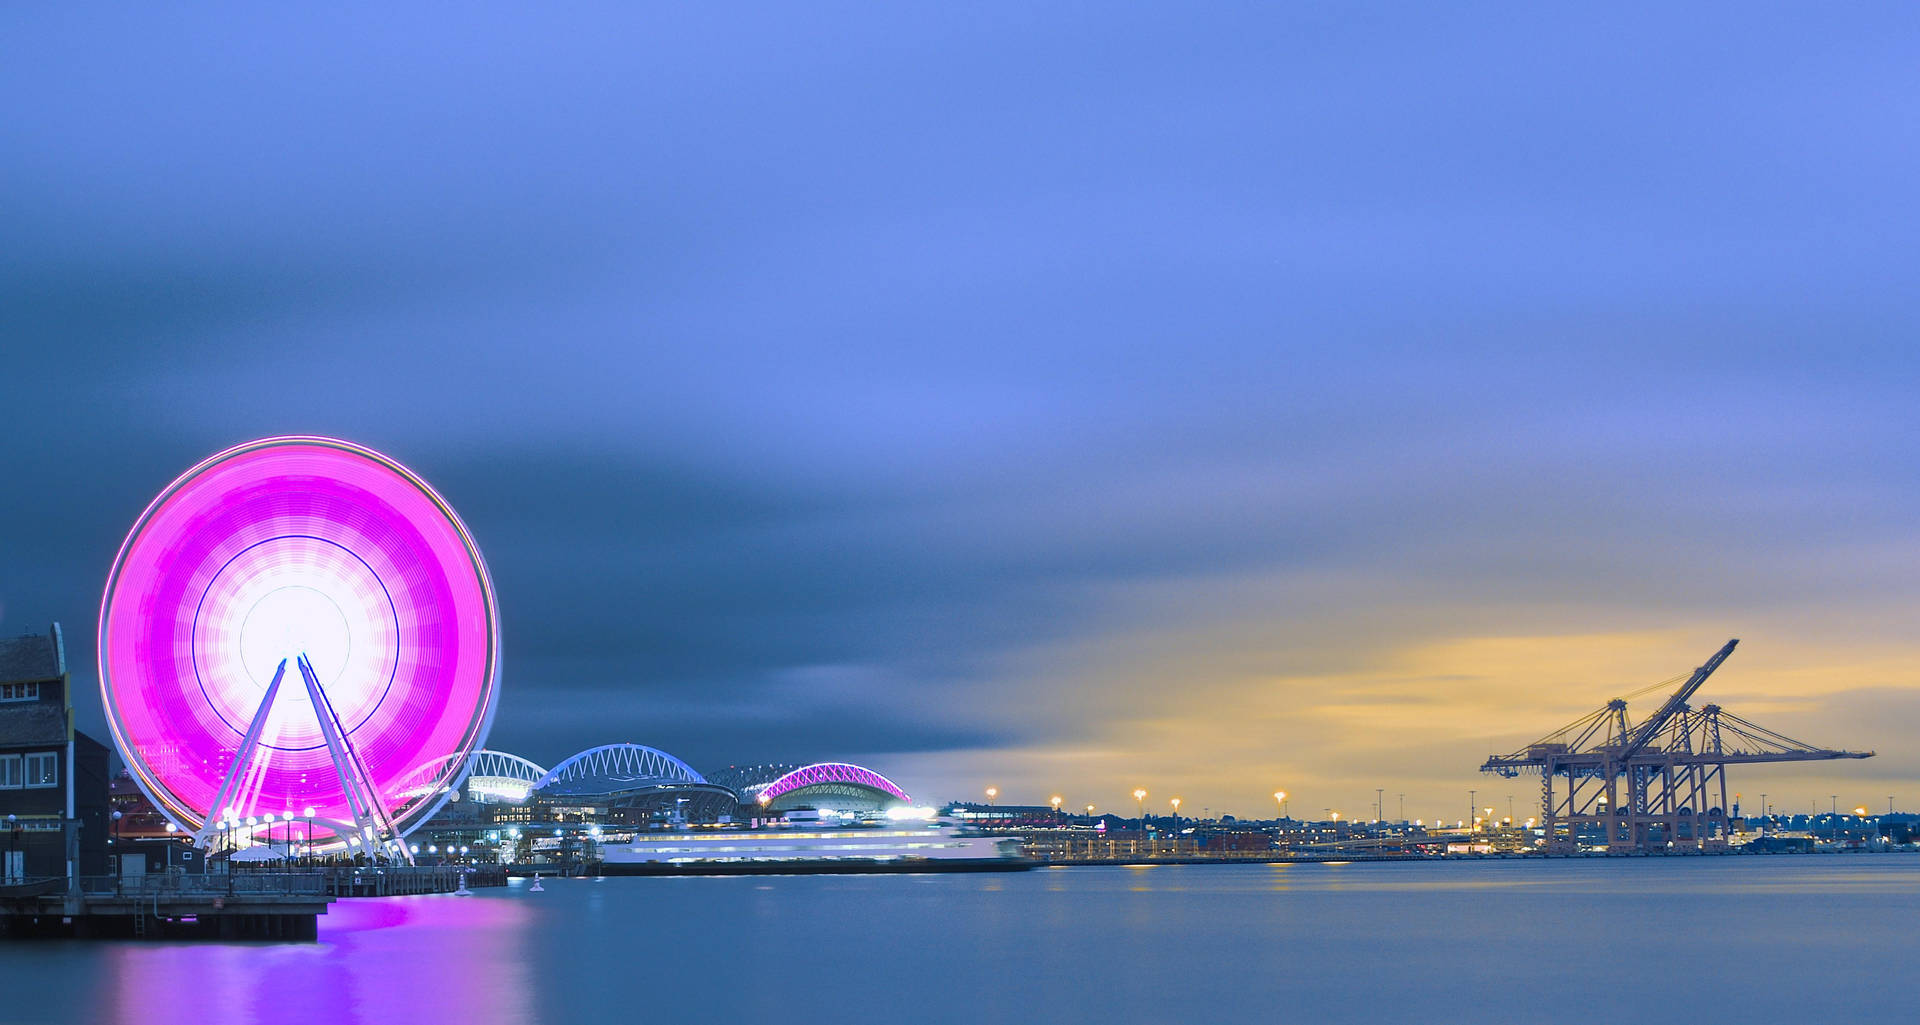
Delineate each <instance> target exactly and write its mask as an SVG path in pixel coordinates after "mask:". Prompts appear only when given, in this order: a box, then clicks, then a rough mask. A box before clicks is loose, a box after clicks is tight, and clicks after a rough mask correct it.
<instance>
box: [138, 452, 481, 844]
mask: <svg viewBox="0 0 1920 1025" xmlns="http://www.w3.org/2000/svg"><path fill="white" fill-rule="evenodd" d="M499 621H500V614H499V608H498V604H497V602H496V600H495V596H494V590H493V583H492V580H491V579H490V578H489V576H488V574H487V567H486V563H485V562H484V561H483V560H482V559H481V556H480V550H479V548H478V547H477V546H476V545H475V544H474V542H473V538H472V536H471V535H470V534H469V533H468V532H467V529H466V526H465V525H464V524H462V523H461V522H460V518H459V517H458V516H457V515H455V514H454V511H453V509H452V508H451V507H450V506H448V504H447V503H446V501H445V499H443V498H441V497H440V495H439V494H438V493H437V492H435V491H434V490H433V488H432V487H430V486H429V485H428V484H427V483H426V482H425V481H424V480H422V479H421V478H420V477H419V476H418V475H416V474H414V473H413V472H412V471H410V470H408V469H407V468H406V467H404V466H401V465H400V464H399V463H397V462H395V461H394V460H392V459H390V458H388V457H386V456H384V455H381V454H380V453H378V452H375V451H373V450H372V449H368V448H364V447H362V446H359V445H354V444H351V443H348V442H344V441H336V440H333V439H329V438H318V437H283V438H266V439H263V440H260V441H253V442H249V443H247V444H244V445H239V446H236V447H234V448H230V449H228V450H226V451H224V452H220V453H218V454H216V455H213V456H211V457H209V458H208V459H206V460H205V461H203V462H201V463H200V464H199V465H197V466H195V467H193V468H192V469H190V470H188V471H187V472H186V473H184V474H182V475H181V476H180V477H179V479H177V480H175V481H174V482H173V483H172V484H170V485H168V486H167V488H166V489H165V490H164V491H162V492H161V493H160V495H159V497H157V498H155V499H154V500H153V503H152V504H151V505H149V506H148V507H147V509H146V511H145V512H144V513H142V514H141V516H140V519H139V520H138V522H136V523H135V524H134V527H133V530H132V532H131V533H130V534H128V536H127V540H126V543H125V544H123V545H122V546H121V548H120V554H119V556H118V557H117V558H116V559H115V560H114V564H113V571H112V573H111V574H110V575H109V576H108V578H107V589H106V596H105V598H104V599H103V601H102V603H101V608H100V687H101V692H102V696H103V698H104V700H105V704H106V711H107V721H108V724H109V726H110V728H111V729H112V731H113V738H114V742H115V744H116V745H117V746H118V748H119V750H120V753H121V755H122V757H123V758H124V759H125V760H126V763H127V767H128V769H129V770H130V771H131V772H132V774H133V776H134V779H135V780H136V781H138V783H139V785H140V787H141V789H143V790H144V791H145V792H146V793H147V796H149V797H150V798H152V799H153V801H154V803H155V804H156V805H157V806H158V807H159V808H161V809H162V810H163V811H164V812H165V814H166V815H167V817H168V818H170V819H171V820H172V821H173V822H174V823H175V824H176V825H177V826H179V827H180V828H181V829H183V830H186V831H189V832H192V833H194V834H195V835H196V836H197V837H198V838H199V839H200V840H201V841H202V842H203V843H208V844H210V843H212V842H213V841H214V840H216V839H217V838H219V837H221V836H223V835H225V836H227V837H228V838H229V839H230V838H231V837H232V835H233V832H232V830H233V827H234V826H235V824H236V823H239V822H243V821H245V820H247V819H250V818H255V817H266V816H275V817H279V816H286V815H293V816H298V817H300V818H305V819H308V820H310V828H316V827H317V829H318V830H319V831H320V832H327V831H331V832H332V834H333V836H334V838H335V841H336V842H338V843H342V844H345V845H348V846H351V847H357V848H359V849H362V850H365V851H367V852H368V853H370V854H377V855H382V856H390V857H397V858H402V859H404V858H406V845H405V844H404V843H403V842H401V841H402V838H403V837H404V836H405V835H406V833H407V832H408V831H410V830H411V829H412V828H413V827H414V826H417V825H418V824H419V823H420V822H422V821H424V820H425V819H426V818H427V817H428V816H430V815H432V814H433V812H434V811H435V810H436V809H437V808H438V807H439V806H440V804H441V803H442V802H443V801H445V800H446V798H447V795H448V793H449V791H450V790H451V788H452V787H454V786H455V785H457V784H458V782H459V777H460V775H461V773H462V772H463V771H464V770H465V767H466V765H467V762H468V759H469V756H471V755H472V754H473V752H475V751H477V750H479V749H480V748H481V747H483V746H484V744H485V741H486V735H487V730H488V728H489V726H490V725H491V724H492V720H493V711H494V706H495V702H496V694H497V692H498V689H499V677H500V634H499ZM423 766H425V767H428V768H427V769H426V770H425V771H426V772H427V774H428V775H429V776H432V777H433V778H423V777H422V775H421V773H422V771H423V769H422V767H423Z"/></svg>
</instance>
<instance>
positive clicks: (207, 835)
mask: <svg viewBox="0 0 1920 1025" xmlns="http://www.w3.org/2000/svg"><path fill="white" fill-rule="evenodd" d="M286 675H287V660H286V659H284V658H283V659H281V660H280V668H278V669H275V670H274V671H273V682H272V683H269V684H267V693H266V695H265V696H264V697H262V698H261V699H260V707H259V708H258V709H257V710H255V711H254V713H253V721H252V722H249V723H248V724H247V733H246V736H244V737H242V738H241V740H240V747H239V749H238V750H236V751H234V753H233V764H231V765H229V766H227V778H226V779H224V780H221V781H220V789H219V790H218V791H216V792H215V793H214V797H213V806H212V807H210V808H208V809H207V821H205V822H203V823H201V825H200V830H199V832H197V833H195V834H194V835H193V842H194V844H195V845H196V846H199V847H207V846H209V845H211V843H212V842H213V836H214V834H215V833H218V832H219V831H220V822H221V820H222V819H223V818H225V817H226V813H227V812H228V811H229V810H233V811H237V810H238V809H235V808H233V803H234V802H235V801H236V800H237V799H238V798H239V797H240V794H241V793H242V792H243V791H245V790H246V782H247V779H248V770H249V769H250V768H251V767H252V765H253V755H254V752H255V751H256V750H258V749H259V747H260V733H261V731H262V730H264V729H265V728H266V725H267V712H268V711H269V710H271V709H272V708H273V698H274V695H276V694H279V693H280V680H281V679H282V678H283V677H285V676H286Z"/></svg>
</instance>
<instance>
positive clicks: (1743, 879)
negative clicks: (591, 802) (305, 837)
mask: <svg viewBox="0 0 1920 1025" xmlns="http://www.w3.org/2000/svg"><path fill="white" fill-rule="evenodd" d="M1916 919H1920V857H1911V856H1902V855H1884V856H1861V857H1854V858H1842V857H1831V858H1828V857H1806V858H1690V859H1633V860H1631V861H1617V860H1596V861H1591V862H1588V861H1556V862H1486V863H1453V864H1433V863H1421V862H1404V863H1393V864H1358V863H1356V864H1351V865H1346V866H1328V865H1308V864H1301V865H1275V866H1258V865H1227V866H1204V865H1195V866H1186V865H1161V866H1141V867H1137V868H1121V867H1103V868H1072V869H1060V870H1054V871H1044V872H1043V871H1036V872H1029V873H1021V874H1017V875H1007V876H996V877H978V876H971V877H970V876H916V877H771V878H766V877H763V878H751V879H749V878H732V879H725V878H723V879H613V880H605V881H594V880H554V881H551V882H550V883H549V884H548V886H547V889H546V892H544V893H528V892H526V891H525V890H524V889H523V888H521V887H514V888H511V889H504V890H483V891H480V895H478V896H475V897H471V898H456V897H407V898H393V899H387V900H363V901H342V902H340V903H338V904H335V905H334V910H333V912H332V914H330V915H328V916H326V917H325V918H324V919H322V922H323V924H322V927H321V932H320V936H321V939H320V942H318V943H310V944H298V943H294V944H272V943H180V942H162V943H124V942H122V943H109V942H103V943H77V942H68V943H44V942H39V943H35V942H15V943H8V944H5V945H0V980H4V992H3V993H0V1022H16V1021H26V1022H87V1023H93V1022H100V1023H112V1025H136V1023H139V1025H145V1023H149V1022H157V1021H171V1020H175V1019H183V1020H187V1021H208V1022H267V1023H275V1025H302V1023H305V1022H325V1023H328V1025H359V1023H367V1025H372V1023H375V1022H378V1023H380V1025H394V1023H396V1022H428V1021H431V1022H458V1023H460V1025H505V1023H509V1022H512V1023H522V1022H527V1023H550V1025H571V1023H573V1022H578V1021H593V1020H599V1019H601V1018H606V1017H609V1016H614V1017H620V1018H623V1019H624V1018H632V1019H634V1020H637V1021H642V1022H656V1021H657V1022H674V1023H679V1022H697V1021H773V1020H791V1021H810V1020H834V1021H836V1022H850V1023H859V1022H876V1023H877V1022H897V1021H902V1020H912V1021H915V1022H935V1023H940V1022H956V1023H959V1022H969V1023H971V1022H979V1021H995V1020H1012V1019H1019V1020H1036V1021H1038V1020H1057V1021H1087V1020H1113V1021H1138V1020H1145V1019H1150V1018H1160V1017H1167V1018H1170V1019H1182V1018H1191V1017H1193V1014H1192V1012H1193V1010H1194V1004H1193V1003H1192V1001H1193V1000H1194V999H1195V996H1194V994H1195V993H1204V998H1203V999H1204V1001H1205V1006H1206V1008H1207V1012H1206V1015H1205V1016H1206V1017H1210V1018H1211V1017H1219V1018H1226V1019H1229V1020H1231V1019H1235V1018H1245V1019H1248V1020H1261V1021H1265V1020H1273V1019H1274V1018H1275V1017H1276V1015H1277V1016H1278V1017H1280V1018H1283V1019H1289V1020H1313V1021H1315V1022H1316V1023H1339V1022H1362V1021H1374V1020H1378V1017H1380V1015H1378V1014H1376V1013H1375V1012H1377V1011H1378V1010H1379V1009H1381V1008H1405V1007H1433V1006H1440V1007H1445V1008H1447V1013H1446V1014H1444V1015H1442V1016H1441V1017H1442V1018H1443V1019H1444V1020H1480V1021H1507V1020H1513V1016H1512V1013H1511V1012H1512V1009H1513V1008H1515V1007H1527V1006H1554V1005H1555V1002H1556V1001H1560V1002H1561V1003H1562V1004H1564V1001H1565V998H1566V994H1568V993H1572V992H1577V991H1580V990H1581V988H1582V987H1590V986H1591V983H1592V979H1591V975H1590V972H1591V963H1590V960H1588V959H1582V958H1577V957H1567V958H1547V959H1542V958H1541V957H1540V951H1542V950H1545V949H1553V948H1555V947H1556V945H1564V943H1565V940H1566V936H1567V935H1568V934H1569V930H1577V931H1578V934H1579V935H1580V936H1581V937H1582V942H1583V943H1585V944H1587V945H1589V946H1590V947H1591V949H1603V950H1606V951H1608V952H1609V953H1608V958H1609V962H1608V965H1609V968H1608V970H1609V971H1610V972H1618V973H1621V974H1622V975H1623V977H1631V978H1633V979H1634V980H1635V982H1634V987H1635V994H1636V996H1635V1008H1636V1010H1635V1012H1634V1017H1635V1020H1636V1022H1667V1021H1672V1022H1681V1021H1685V1022H1688V1023H1689V1025H1697V1022H1698V1021H1699V1018H1698V1016H1697V1008H1698V999H1697V998H1698V995H1699V994H1700V993H1702V992H1713V993H1715V994H1716V997H1715V1000H1716V1001H1717V1002H1718V1004H1717V1011H1718V1012H1720V1013H1721V1016H1723V1017H1725V1018H1727V1019H1729V1020H1732V1019H1739V1020H1748V1021H1779V1020H1796V1019H1798V1020H1838V1019H1843V1018H1844V1019H1846V1020H1849V1021H1893V1020H1901V1018H1900V1016H1899V1015H1897V1014H1895V1013H1894V1012H1895V1010H1896V1009H1898V1008H1899V1007H1901V1006H1902V1004H1901V1001H1902V999H1903V991H1902V989H1901V987H1902V984H1903V980H1904V979H1906V978H1907V977H1908V976H1909V974H1910V971H1911V964H1910V962H1911V960H1912V949H1913V948H1912V941H1911V933H1910V929H1911V922H1913V921H1914V920H1916ZM1703 922H1710V923H1713V929H1712V931H1711V935H1710V936H1709V937H1707V938H1705V939H1703V936H1702V933H1701V931H1700V929H1699V925H1700V923H1703ZM1683 963H1684V964H1687V965H1688V966H1689V968H1688V971H1687V972H1686V973H1676V972H1673V971H1671V970H1670V967H1671V966H1672V965H1675V964H1683ZM1364 965H1391V966H1393V971H1392V972H1371V971H1361V970H1359V969H1357V968H1356V966H1364ZM1362 976H1364V978H1363V977H1362ZM1790 977H1819V978H1821V979H1822V980H1824V982H1825V984H1824V985H1822V986H1818V987H1806V988H1793V987H1774V988H1767V987H1758V986H1755V985H1754V980H1755V979H1786V978H1790ZM1173 979H1177V980H1183V981H1186V982H1190V983H1191V985H1192V990H1191V991H1188V990H1187V989H1185V988H1184V987H1180V986H1170V985H1168V984H1167V980H1173ZM900 993H911V994H915V996H913V997H912V998H910V999H908V1000H906V1001H905V1002H904V1003H903V1002H902V1000H901V999H900V998H899V997H898V996H897V994H900ZM882 994H885V996H883V995H882Z"/></svg>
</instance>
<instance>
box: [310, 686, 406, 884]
mask: <svg viewBox="0 0 1920 1025" xmlns="http://www.w3.org/2000/svg"><path fill="white" fill-rule="evenodd" d="M299 665H300V678H301V680H302V681H304V682H305V683H306V685H307V697H308V698H309V699H310V700H311V701H312V703H313V713H314V717H315V718H317V719H318V720H319V721H320V735H321V736H322V737H323V738H325V740H326V742H327V754H328V755H330V756H331V757H332V758H333V768H334V771H335V772H337V773H339V774H340V789H341V790H342V791H343V792H344V793H345V794H346V798H347V810H348V812H349V813H350V814H352V815H353V825H354V829H355V830H357V831H358V832H359V834H360V840H361V842H362V843H364V844H365V845H366V850H367V853H368V854H369V855H378V856H384V857H386V858H388V859H391V860H395V861H402V862H405V863H407V864H409V865H411V864H413V854H412V852H411V851H409V850H408V849H407V845H406V842H405V839H404V838H403V837H401V836H400V831H399V830H397V829H395V828H394V826H393V817H392V816H391V815H389V814H388V813H387V808H386V805H385V804H384V803H382V802H381V800H380V791H379V790H378V789H377V788H375V787H374V785H373V781H372V777H371V775H370V774H369V773H368V772H367V764H366V762H365V761H363V760H361V758H360V752H359V751H357V750H355V749H354V746H353V741H352V740H351V739H349V738H348V737H347V730H346V727H345V726H344V725H343V724H342V723H341V722H340V715H339V713H337V712H335V711H334V709H333V702H332V701H329V700H328V699H327V692H326V691H325V690H324V689H322V688H321V686H320V679H319V677H317V676H315V675H314V672H313V663H311V662H309V661H307V657H306V656H305V655H301V656H300V658H299Z"/></svg>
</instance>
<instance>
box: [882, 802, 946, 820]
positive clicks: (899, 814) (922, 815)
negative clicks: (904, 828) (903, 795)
mask: <svg viewBox="0 0 1920 1025" xmlns="http://www.w3.org/2000/svg"><path fill="white" fill-rule="evenodd" d="M935 814H936V811H935V809H933V808H915V807H912V806H909V805H904V804H897V805H894V806H893V807H891V808H888V809H887V818H889V819H892V820H894V821H895V822H901V821H907V820H912V821H921V822H924V821H927V820H930V819H932V818H933V817H934V815H935Z"/></svg>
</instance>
